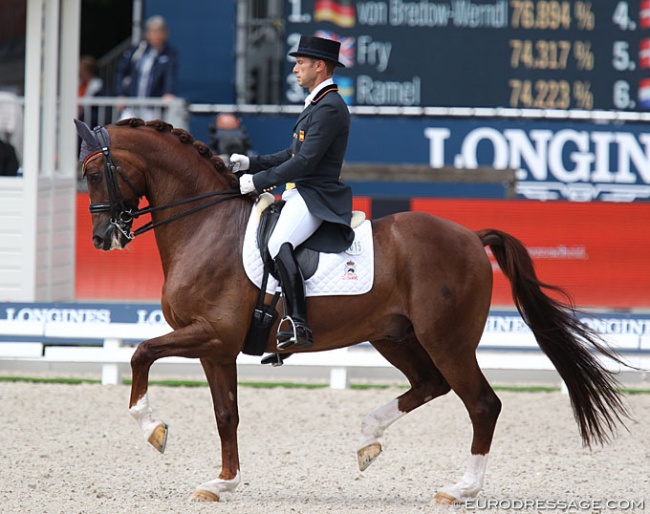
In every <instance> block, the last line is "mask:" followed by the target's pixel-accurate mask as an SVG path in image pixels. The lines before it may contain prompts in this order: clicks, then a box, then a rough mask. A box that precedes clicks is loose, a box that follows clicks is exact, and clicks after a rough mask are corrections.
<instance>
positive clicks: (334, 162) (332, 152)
mask: <svg viewBox="0 0 650 514" xmlns="http://www.w3.org/2000/svg"><path fill="white" fill-rule="evenodd" d="M340 46H341V45H340V43H339V42H337V41H332V40H330V39H324V38H319V37H314V36H302V37H301V38H300V43H299V44H298V49H297V50H296V51H295V52H291V53H290V54H289V55H291V56H292V57H295V58H296V64H295V66H294V67H293V73H295V75H296V78H297V80H298V84H299V85H300V86H301V87H303V88H306V89H308V90H309V95H308V96H307V98H306V99H305V107H304V109H303V111H302V113H301V114H300V116H299V117H298V121H297V122H296V124H295V126H294V129H293V139H292V142H291V146H290V147H289V148H287V149H286V150H282V151H280V152H277V153H274V154H269V155H259V156H253V157H250V158H249V157H247V156H245V155H240V154H233V155H231V156H230V161H231V162H232V163H239V169H240V170H249V174H245V175H242V176H241V177H240V180H239V184H240V190H241V192H242V194H247V193H251V192H253V191H255V192H257V193H261V192H263V191H269V190H271V189H273V188H275V187H277V186H279V185H283V184H284V185H285V191H284V193H283V194H282V199H283V200H285V201H286V204H285V205H284V208H283V209H282V212H281V214H280V217H279V219H278V222H277V225H276V226H275V229H274V231H273V234H272V235H271V238H270V239H269V243H268V249H269V252H270V254H271V257H273V259H274V261H275V264H276V267H277V270H278V273H279V275H280V281H281V283H282V292H283V296H284V299H285V305H286V309H287V313H288V317H289V318H290V321H291V323H290V325H292V326H289V327H288V328H290V330H282V331H280V332H278V334H277V341H278V348H287V347H289V346H291V345H293V344H295V345H296V346H297V347H299V348H310V347H311V346H312V345H313V340H312V333H311V329H310V328H309V327H308V326H307V304H306V300H305V285H304V279H303V276H302V272H301V271H300V268H299V267H298V264H297V262H296V259H295V256H294V249H295V248H297V247H298V245H300V244H301V243H303V242H306V244H305V246H308V247H309V248H312V249H314V250H317V251H326V252H333V253H337V252H342V251H344V250H345V249H347V248H348V247H349V246H350V245H351V244H352V242H353V241H354V232H353V231H352V229H351V228H350V220H351V217H352V190H351V189H350V187H349V186H347V185H345V184H343V183H342V182H341V179H340V175H341V167H342V165H343V157H344V155H345V150H346V147H347V143H348V135H349V132H350V113H349V111H348V108H347V106H346V105H345V102H344V101H343V99H342V98H341V96H340V95H339V93H338V87H337V86H336V84H334V81H333V80H332V77H333V75H334V69H335V68H336V67H337V66H341V67H343V64H341V63H340V62H339V60H338V58H339V49H340Z"/></svg>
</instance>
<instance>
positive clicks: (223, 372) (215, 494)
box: [192, 359, 241, 501]
mask: <svg viewBox="0 0 650 514" xmlns="http://www.w3.org/2000/svg"><path fill="white" fill-rule="evenodd" d="M201 364H202V365H203V369H204V370H205V376H206V377H207V379H208V384H209V385H210V393H211V395H212V403H213V404H214V413H215V417H216V419H217V428H218V430H219V437H220V439H221V473H220V474H219V477H218V478H216V479H214V480H210V481H208V482H205V483H203V484H201V485H200V486H198V487H197V488H196V490H195V491H194V495H193V496H192V499H194V500H196V501H219V495H220V494H221V493H223V492H228V491H233V490H234V489H235V488H236V487H237V486H238V485H239V482H240V480H241V474H240V472H239V449H238V447H237V427H238V426H239V410H238V407H237V365H236V364H235V362H232V363H229V364H216V363H215V362H213V361H211V360H208V359H201Z"/></svg>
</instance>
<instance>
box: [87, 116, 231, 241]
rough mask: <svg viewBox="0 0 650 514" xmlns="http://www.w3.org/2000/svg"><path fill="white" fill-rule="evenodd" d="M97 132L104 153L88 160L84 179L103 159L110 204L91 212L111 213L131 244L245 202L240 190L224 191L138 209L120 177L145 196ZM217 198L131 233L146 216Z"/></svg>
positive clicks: (98, 130)
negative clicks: (186, 220) (156, 231)
mask: <svg viewBox="0 0 650 514" xmlns="http://www.w3.org/2000/svg"><path fill="white" fill-rule="evenodd" d="M93 132H94V133H95V138H96V139H97V142H98V143H99V148H100V149H99V150H97V151H95V152H93V153H91V154H90V155H88V156H87V157H86V158H85V159H84V161H83V164H82V167H81V170H82V177H85V175H86V165H87V164H88V163H89V162H91V161H94V160H95V159H97V158H99V157H102V158H103V161H104V178H105V180H106V188H107V191H108V202H100V203H91V204H90V208H89V210H90V213H91V214H99V213H102V212H108V213H110V216H111V225H113V226H114V227H115V228H116V229H117V230H119V231H120V233H121V234H122V235H123V236H124V237H126V238H127V239H129V240H131V239H134V238H135V237H136V236H139V235H140V234H143V233H144V232H147V231H149V230H151V229H154V228H156V227H159V226H161V225H165V224H167V223H171V222H172V221H175V220H177V219H180V218H183V217H185V216H188V215H190V214H194V213H195V212H198V211H200V210H202V209H205V208H206V207H210V206H212V205H216V204H218V203H221V202H223V201H225V200H230V199H232V198H241V197H242V196H243V195H242V194H241V192H240V191H239V189H226V190H223V191H211V192H209V193H204V194H201V195H197V196H193V197H191V198H186V199H184V200H179V201H177V202H173V203H169V204H165V205H161V206H158V207H150V206H147V207H145V208H144V209H138V207H137V205H133V204H132V203H129V202H127V201H126V200H125V199H124V196H123V195H122V190H121V189H120V184H119V182H118V175H119V176H120V177H121V178H122V180H123V181H124V182H125V183H126V185H127V186H128V187H129V189H130V190H131V191H132V192H133V194H134V195H135V196H136V197H137V198H138V199H140V198H141V197H142V196H144V194H143V193H138V192H137V191H136V189H135V187H134V186H133V184H132V183H131V181H130V180H129V179H128V177H127V176H126V174H125V173H124V171H123V170H122V168H120V166H119V165H118V164H117V162H116V161H115V159H114V158H113V155H112V154H111V149H110V144H109V142H108V140H107V138H106V136H105V133H104V130H102V127H95V128H94V129H93ZM214 196H218V197H219V198H215V199H213V200H212V201H209V202H205V203H202V204H200V205H197V206H195V207H192V208H191V209H188V210H187V211H184V212H181V213H179V214H176V215H174V216H171V217H169V218H167V219H164V220H162V221H159V222H158V223H153V221H149V222H147V223H146V224H144V225H143V226H142V227H140V228H138V229H137V230H135V231H131V226H132V225H133V221H134V220H135V219H137V218H139V217H140V216H142V215H143V214H151V213H152V212H155V211H161V210H165V209H170V208H172V207H177V206H179V205H184V204H188V203H192V202H196V201H199V200H204V199H206V198H211V197H214Z"/></svg>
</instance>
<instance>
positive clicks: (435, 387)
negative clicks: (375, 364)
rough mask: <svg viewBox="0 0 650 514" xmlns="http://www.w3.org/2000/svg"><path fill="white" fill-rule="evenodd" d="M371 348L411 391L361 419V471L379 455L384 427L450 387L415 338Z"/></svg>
mask: <svg viewBox="0 0 650 514" xmlns="http://www.w3.org/2000/svg"><path fill="white" fill-rule="evenodd" d="M372 345H373V346H374V347H375V348H376V349H377V351H378V352H379V353H381V354H382V355H383V356H384V357H385V358H386V360H388V362H390V363H391V364H392V365H393V366H395V367H396V368H397V369H399V370H400V371H401V372H402V373H404V375H405V376H406V378H407V379H408V381H409V383H410V385H411V388H410V389H409V390H408V391H407V392H406V393H404V394H403V395H401V396H399V397H397V398H395V399H394V400H391V401H390V402H388V403H387V404H386V405H383V406H382V407H380V408H378V409H377V410H375V411H373V412H371V413H370V414H368V415H367V416H366V417H365V418H364V419H363V421H362V423H361V442H360V445H359V450H358V451H357V458H358V461H359V469H360V470H361V471H364V470H365V469H366V468H368V466H370V464H372V463H373V462H374V460H375V459H376V458H377V457H378V456H379V454H380V453H381V443H380V442H379V438H380V437H381V436H382V435H383V433H384V430H386V428H388V427H389V426H390V425H392V424H393V423H394V422H395V421H397V420H398V419H400V418H401V417H402V416H404V415H405V414H407V413H409V412H411V411H412V410H415V409H416V408H418V407H419V406H420V405H423V404H425V403H427V402H429V401H431V400H433V399H434V398H436V397H438V396H441V395H443V394H446V393H447V392H449V390H450V387H449V384H447V381H446V380H445V379H444V378H443V376H442V375H441V374H440V372H439V371H438V369H437V368H436V367H435V365H434V364H433V361H432V360H431V358H430V357H429V355H428V354H427V352H426V351H425V350H424V348H422V346H421V345H420V343H419V342H418V341H417V339H416V338H415V336H411V337H409V338H408V339H405V340H404V341H400V342H399V343H397V342H395V341H372Z"/></svg>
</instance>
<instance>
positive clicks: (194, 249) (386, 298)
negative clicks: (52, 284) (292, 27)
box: [78, 119, 627, 503]
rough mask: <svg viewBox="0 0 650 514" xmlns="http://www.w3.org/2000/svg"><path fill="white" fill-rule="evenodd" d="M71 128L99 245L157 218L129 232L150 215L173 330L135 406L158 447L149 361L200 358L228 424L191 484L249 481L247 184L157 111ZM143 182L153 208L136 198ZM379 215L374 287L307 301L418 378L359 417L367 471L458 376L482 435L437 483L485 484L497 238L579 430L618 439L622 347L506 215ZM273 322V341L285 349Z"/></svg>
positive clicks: (446, 498) (323, 334)
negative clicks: (466, 222)
mask: <svg viewBox="0 0 650 514" xmlns="http://www.w3.org/2000/svg"><path fill="white" fill-rule="evenodd" d="M78 130H79V132H80V135H81V136H82V139H83V140H84V141H85V144H86V145H87V151H86V154H89V155H87V157H86V158H85V160H84V173H85V176H86V180H87V184H88V191H89V195H90V201H91V206H90V210H91V212H92V213H93V214H92V226H93V242H94V245H95V247H96V248H98V249H102V250H112V249H122V248H124V247H125V246H126V244H127V243H128V242H129V241H130V238H132V237H134V233H133V232H131V227H132V222H133V218H134V217H137V216H138V215H140V214H142V213H151V216H152V219H151V222H150V224H149V225H146V226H145V227H144V228H141V229H139V230H136V231H135V235H137V234H138V233H139V232H140V231H142V230H146V229H147V228H154V230H155V236H156V242H157V245H158V250H159V252H160V258H161V260H162V267H163V271H164V276H165V282H164V286H163V291H162V309H163V312H164V315H165V319H166V320H167V322H168V323H169V325H170V326H171V327H172V328H173V329H174V330H173V332H171V333H169V334H166V335H163V336H161V337H156V338H154V339H150V340H148V341H144V342H142V343H140V344H139V345H138V346H137V348H136V350H135V353H134V355H133V359H132V361H131V368H132V372H133V384H132V387H131V397H130V403H129V410H130V413H131V414H132V415H133V417H134V418H135V420H136V421H137V423H138V424H139V426H140V428H141V429H142V431H143V433H144V436H145V439H146V440H147V441H148V442H149V443H151V444H152V445H153V446H154V447H155V448H156V449H157V450H159V451H160V452H162V451H163V450H164V447H165V442H166V438H167V425H166V424H165V423H163V422H162V421H161V420H159V419H158V418H157V417H156V416H155V415H154V414H153V411H152V409H151V407H150V404H149V400H148V396H147V388H148V376H149V369H150V368H151V366H152V364H153V363H154V362H155V361H157V360H158V359H160V358H162V357H171V356H180V357H188V358H197V359H200V361H201V365H202V366H203V369H204V371H205V375H206V377H207V381H208V383H209V387H210V392H211V395H212V400H213V405H214V413H215V416H216V422H217V428H218V431H219V437H220V439H221V472H220V473H219V475H218V477H217V478H215V479H213V480H210V481H207V482H205V483H203V484H201V485H199V486H198V487H197V488H196V490H195V491H194V494H193V498H194V499H196V500H200V501H216V500H218V499H219V495H220V494H222V493H223V492H225V491H232V490H233V489H234V488H235V487H236V486H237V485H238V484H239V482H240V480H241V476H240V469H239V456H238V448H237V426H238V423H239V416H238V408H237V365H236V362H235V361H236V359H237V355H238V354H239V353H240V352H241V351H242V348H243V346H244V341H245V337H246V334H247V331H248V328H249V325H250V320H251V316H252V312H253V309H254V308H255V304H256V300H257V297H258V289H257V288H256V287H255V286H254V285H253V284H252V283H251V282H250V281H249V280H248V278H247V276H246V274H245V271H244V267H243V265H242V245H243V238H244V232H245V228H246V225H247V222H248V219H249V216H250V213H251V208H252V205H253V203H254V199H253V198H251V197H249V196H242V195H240V193H239V189H238V180H237V177H236V176H235V175H233V174H232V173H230V172H229V171H228V170H227V169H226V167H225V166H224V164H223V162H222V161H221V159H219V158H218V157H214V156H212V153H211V152H210V150H209V149H208V148H207V147H206V146H205V145H204V144H203V143H200V142H195V141H194V139H193V138H192V136H191V135H189V134H188V133H187V132H186V131H184V130H180V129H173V128H172V127H171V126H170V125H169V124H167V123H164V122H162V121H153V122H148V123H144V122H143V121H142V120H139V119H130V120H125V121H121V122H119V123H117V124H115V125H109V126H107V127H105V128H96V129H95V131H94V132H91V131H90V130H89V129H88V127H87V126H83V125H80V124H78ZM82 150H83V149H82ZM141 197H145V198H146V199H147V200H148V202H149V207H148V208H146V209H143V210H140V211H135V209H137V207H138V204H139V200H140V198H141ZM372 227H373V234H374V244H375V271H374V285H373V287H372V289H371V290H370V291H369V292H368V293H366V294H362V295H358V296H345V297H310V298H309V299H308V302H307V303H308V311H309V322H310V326H311V328H312V329H313V335H314V346H313V348H312V349H310V350H308V351H322V350H331V349H334V348H339V347H345V346H349V345H353V344H355V343H360V342H364V341H370V343H371V344H372V346H374V347H375V348H376V349H377V351H378V352H379V353H380V354H381V355H383V356H384V357H385V358H386V359H387V360H388V361H389V362H390V363H391V364H392V365H394V366H395V367H396V368H397V369H399V370H400V371H401V372H402V373H403V374H404V375H405V377H406V378H407V379H408V381H409V383H410V388H409V390H408V391H407V392H405V393H404V394H402V395H401V396H399V397H398V398H395V399H394V400H392V401H390V402H389V403H387V404H386V405H384V406H382V407H380V408H378V409H377V410H375V411H374V412H372V413H370V414H368V415H367V416H366V417H365V418H364V419H363V421H362V423H361V443H360V445H359V450H358V464H359V467H360V469H361V470H362V471H363V470H365V469H366V468H367V467H368V466H369V465H370V464H371V463H372V462H373V461H374V460H375V459H376V458H377V456H378V455H379V453H380V452H381V450H382V448H381V444H380V442H379V441H380V437H381V435H382V434H383V432H384V430H385V429H386V428H387V427H388V426H389V425H391V424H392V423H394V422H395V421H397V420H398V419H399V418H401V417H402V416H404V415H405V414H407V413H409V412H411V411H412V410H414V409H416V408H417V407H420V406H421V405H423V404H425V403H427V402H429V401H430V400H432V399H434V398H436V397H438V396H441V395H444V394H446V393H448V392H449V391H450V390H453V391H454V392H455V393H456V394H457V395H458V396H459V397H460V399H461V400H462V401H463V403H464V405H465V407H466V409H467V412H468V414H469V417H470V419H471V423H472V428H473V437H472V443H471V446H470V455H469V458H468V461H467V464H466V470H465V473H464V474H463V476H462V478H461V479H460V480H459V481H458V482H457V483H455V484H452V485H449V486H447V487H444V488H441V489H439V490H438V492H437V494H436V496H435V500H436V501H438V502H441V503H451V502H462V501H464V500H467V499H470V498H473V497H475V496H476V495H477V494H478V493H479V491H480V490H481V487H482V485H483V478H484V474H485V469H486V462H487V456H488V453H489V451H490V445H491V442H492V437H493V433H494V429H495V425H496V421H497V418H498V416H499V412H500V410H501V402H500V400H499V398H498V397H497V396H496V394H495V393H494V391H493V390H492V388H491V387H490V385H489V384H488V382H487V380H486V379H485V377H484V375H483V373H482V372H481V370H480V369H479V366H478V363H477V360H476V348H477V346H478V344H479V340H480V339H481V335H482V333H483V329H484V325H485V322H486V319H487V316H488V310H489V308H490V301H491V293H492V267H491V264H490V261H489V259H488V256H487V254H486V251H485V248H484V246H489V247H490V248H491V250H492V253H493V254H494V256H495V258H496V260H497V262H498V264H499V266H500V267H501V269H502V270H503V272H504V274H505V275H506V277H508V279H509V280H510V282H511V284H512V295H513V298H514V302H515V305H516V306H517V308H518V310H519V312H520V313H521V315H522V317H523V319H524V320H525V322H526V323H527V324H528V326H529V327H530V328H531V330H532V331H533V333H534V335H535V337H536V339H537V342H538V344H539V346H540V347H541V349H542V350H543V351H544V352H545V353H546V355H548V357H549V358H550V360H551V361H552V362H553V364H554V366H555V367H556V369H557V371H558V372H559V374H560V376H561V378H562V380H564V382H565V384H566V387H567V389H568V393H569V396H570V399H571V404H572V408H573V411H574V414H575V418H576V421H577V424H578V427H579V430H580V434H581V437H582V440H583V442H584V444H586V445H591V444H592V443H600V444H602V443H604V442H606V441H607V440H609V438H610V437H611V436H612V435H613V434H614V433H615V431H616V428H617V425H618V424H619V423H622V421H623V418H625V417H626V416H627V413H626V409H625V406H624V405H623V402H622V398H621V397H620V395H619V392H618V389H617V382H616V380H615V379H614V378H613V376H612V374H611V373H610V372H609V371H608V370H607V369H606V368H605V367H604V366H603V365H602V364H601V362H600V361H599V358H598V356H597V354H598V353H600V354H603V355H605V356H607V357H609V358H613V359H615V360H616V361H617V362H620V360H619V357H618V356H617V355H616V354H614V353H613V352H612V350H610V349H609V348H608V347H607V346H606V345H605V344H604V343H602V342H600V341H599V340H598V338H597V337H596V336H595V335H594V334H593V333H592V332H590V330H589V329H588V328H587V327H586V326H585V325H583V324H582V323H581V322H580V321H578V319H577V317H576V316H575V312H574V311H573V310H572V309H571V308H570V307H569V305H570V304H569V303H568V302H567V303H565V302H560V301H558V300H556V299H553V298H552V297H550V296H548V295H547V294H546V293H545V292H543V289H548V288H550V289H551V290H555V291H556V292H557V291H560V292H561V290H559V289H558V288H555V287H553V286H549V285H547V284H544V283H542V282H540V281H539V280H538V278H537V276H536V274H535V271H534V269H533V264H532V261H531V258H530V256H529V254H528V252H527V250H526V249H525V247H524V246H523V245H522V243H521V242H519V241H518V240H517V239H515V238H514V237H512V236H510V235H508V234H506V233H504V232H501V231H499V230H494V229H484V230H480V231H478V232H473V231H471V230H468V229H467V228H464V227H462V226H460V225H457V224H455V223H452V222H451V221H447V220H444V219H440V218H437V217H434V216H431V215H428V214H424V213H419V212H408V213H400V214H395V215H391V216H386V217H384V218H381V219H377V220H373V221H372ZM133 278H134V280H137V277H133ZM269 299H270V297H269ZM332 320H336V323H332ZM276 323H277V322H276ZM274 333H275V332H274V331H272V332H271V335H270V337H269V340H268V343H267V351H269V352H275V351H276V350H275V336H274ZM287 351H295V350H291V349H290V350H287Z"/></svg>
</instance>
